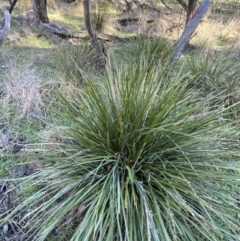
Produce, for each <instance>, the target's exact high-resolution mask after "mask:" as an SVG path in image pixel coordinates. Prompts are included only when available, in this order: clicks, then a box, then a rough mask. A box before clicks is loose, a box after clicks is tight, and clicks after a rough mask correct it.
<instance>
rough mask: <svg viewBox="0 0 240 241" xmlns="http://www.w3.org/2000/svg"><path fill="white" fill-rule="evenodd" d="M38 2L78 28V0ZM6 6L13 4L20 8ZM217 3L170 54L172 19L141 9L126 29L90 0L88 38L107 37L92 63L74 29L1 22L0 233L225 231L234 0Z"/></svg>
mask: <svg viewBox="0 0 240 241" xmlns="http://www.w3.org/2000/svg"><path fill="white" fill-rule="evenodd" d="M49 2H50V3H49V17H50V19H56V21H58V24H63V25H64V24H65V26H67V27H70V28H71V27H72V29H74V31H75V30H76V29H75V28H76V25H74V26H71V18H72V20H73V21H74V23H75V22H76V18H79V19H78V20H77V21H79V26H80V27H79V28H81V26H82V25H81V24H82V5H81V3H80V2H78V3H74V4H66V3H65V4H63V3H62V5H61V4H57V3H56V2H57V1H55V2H54V1H49ZM23 3H24V1H23ZM167 3H168V4H169V6H171V8H174V9H176V11H175V12H171V14H172V18H174V17H176V16H178V17H179V18H178V21H179V22H180V23H181V24H183V23H184V19H183V17H182V15H181V12H180V11H179V13H178V12H177V10H179V9H177V8H176V6H175V4H172V1H167ZM20 4H22V2H21V3H20ZM20 4H19V6H18V7H19V9H18V11H16V14H19V15H20V13H21V14H23V13H25V12H27V13H28V14H29V12H28V7H27V5H25V7H23V5H20ZM109 4H110V3H109ZM171 4H172V5H171ZM229 4H230V3H229ZM0 6H1V5H0ZM230 6H231V8H230V7H229V6H225V5H224V2H221V1H219V3H218V4H216V3H215V4H214V5H213V6H212V8H211V11H212V12H211V14H209V16H208V18H207V19H206V20H204V21H203V22H202V23H201V25H200V26H199V28H198V30H197V32H196V36H194V38H193V39H192V40H191V42H190V44H189V45H188V46H187V49H186V50H185V52H184V54H183V56H182V57H181V58H180V60H179V61H178V62H176V63H173V61H172V59H173V58H172V57H173V56H172V55H173V51H174V48H175V40H176V37H177V36H178V35H179V32H181V31H182V29H181V26H182V25H181V24H179V26H178V27H177V28H175V27H173V26H172V25H169V26H168V25H167V24H168V20H169V19H168V17H167V16H168V15H166V16H165V15H164V16H163V17H159V19H156V21H155V24H153V25H151V26H149V25H146V24H145V20H144V21H143V19H144V18H143V16H142V15H143V13H141V18H142V20H141V21H142V22H141V21H139V22H138V24H137V25H136V26H134V27H135V29H134V30H133V28H132V29H131V31H129V30H128V31H127V30H126V29H123V27H122V26H119V25H118V22H119V21H116V18H118V17H119V18H120V17H122V15H123V13H121V14H120V13H118V14H119V15H117V13H116V12H115V11H114V10H112V9H114V8H113V7H111V5H106V4H105V3H104V5H103V6H102V7H101V6H97V7H96V6H95V12H94V14H93V18H94V24H95V28H96V29H97V30H98V31H99V32H101V34H100V33H98V34H99V35H101V38H102V39H104V38H107V37H109V36H110V35H114V36H115V35H116V36H117V37H116V38H115V41H113V40H112V41H110V42H108V41H107V40H106V39H105V44H106V48H107V50H108V59H107V61H106V66H105V68H100V67H99V66H98V62H97V59H96V56H95V54H94V53H95V52H94V50H93V49H92V47H91V46H90V44H89V42H88V40H87V38H86V36H83V37H82V38H79V39H80V40H79V39H77V40H76V39H71V40H68V39H61V38H60V37H58V36H55V35H52V34H49V33H46V32H45V31H43V32H41V33H39V32H36V30H33V29H31V26H29V25H28V23H27V19H28V18H29V16H27V15H24V17H23V23H21V24H22V25H21V28H19V23H18V21H17V19H14V18H13V30H12V33H11V34H10V37H9V38H10V39H9V40H8V41H9V42H7V43H6V45H3V46H1V48H0V240H11V241H20V240H29V241H43V240H47V241H57V240H60V241H69V240H72V241H79V240H81V241H94V240H96V241H125V240H127V241H138V240H142V241H152V240H154V241H188V240H189V241H226V240H228V241H230V240H231V241H238V240H239V236H240V228H239V227H240V183H239V181H240V129H239V127H240V123H239V117H240V113H239V108H240V92H239V89H240V84H239V81H240V61H239V56H240V44H239V27H238V25H237V23H239V16H238V15H237V13H238V12H237V11H236V8H237V7H238V8H239V5H230ZM233 6H237V7H235V8H234V7H233ZM1 7H2V8H3V7H4V6H1ZM159 8H161V10H162V11H163V12H166V11H167V12H168V11H170V10H168V9H166V8H165V7H164V5H162V4H160V3H159ZM71 9H72V10H73V11H72V13H73V15H72V16H70V15H66V18H64V17H63V16H65V15H64V14H63V13H66V12H68V11H69V10H71ZM56 10H57V11H56ZM136 11H137V10H136ZM228 11H231V12H230V13H231V16H229V15H230V14H229V12H228ZM222 13H224V21H220V19H221V20H223V18H222V17H221V14H222ZM233 13H234V14H235V15H234V17H232V14H233ZM78 14H80V15H81V16H79V15H78ZM145 14H146V15H145V16H144V17H146V18H147V17H148V16H149V15H151V14H152V15H153V14H154V13H151V12H145ZM177 14H179V15H177ZM238 14H239V13H238ZM58 15H59V16H58ZM60 16H61V17H60ZM107 17H108V19H107ZM24 21H25V22H24ZM98 21H100V22H98ZM143 22H144V24H143ZM170 22H171V21H170ZM108 23H109V24H108ZM110 23H111V24H110ZM171 23H172V22H171ZM110 25H111V26H110ZM174 26H175V23H174ZM209 26H211V28H210V27H209ZM229 26H231V27H229ZM127 27H129V26H127ZM131 27H132V26H131ZM172 27H173V28H172ZM170 28H171V31H173V32H172V33H171V31H170V30H169V29H170ZM227 28H228V31H229V32H227ZM19 29H20V30H19ZM173 29H174V30H173ZM84 31H85V30H84ZM200 31H201V32H200ZM214 31H215V32H214ZM104 34H105V35H104ZM227 34H229V36H230V35H231V36H230V37H227Z"/></svg>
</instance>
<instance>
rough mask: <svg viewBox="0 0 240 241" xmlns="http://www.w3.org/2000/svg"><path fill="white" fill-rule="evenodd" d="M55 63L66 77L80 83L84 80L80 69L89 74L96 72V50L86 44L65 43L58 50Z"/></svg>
mask: <svg viewBox="0 0 240 241" xmlns="http://www.w3.org/2000/svg"><path fill="white" fill-rule="evenodd" d="M55 65H56V67H57V70H58V71H59V72H61V73H62V74H63V75H64V76H65V77H66V78H67V79H70V80H73V81H77V82H78V83H82V82H84V79H83V77H82V71H84V72H86V73H88V74H89V75H90V76H95V75H96V73H97V68H96V66H97V57H96V51H95V49H93V48H92V46H90V45H87V44H83V45H81V46H77V45H67V46H65V47H63V48H61V49H60V51H59V52H58V54H57V56H56V60H55Z"/></svg>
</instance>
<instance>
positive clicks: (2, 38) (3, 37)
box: [0, 10, 11, 45]
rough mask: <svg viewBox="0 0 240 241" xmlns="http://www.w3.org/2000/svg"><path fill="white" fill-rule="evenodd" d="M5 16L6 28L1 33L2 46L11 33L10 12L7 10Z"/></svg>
mask: <svg viewBox="0 0 240 241" xmlns="http://www.w3.org/2000/svg"><path fill="white" fill-rule="evenodd" d="M4 14H5V18H4V27H3V29H2V31H1V35H0V45H2V44H3V43H4V42H5V40H6V38H7V35H8V33H9V31H10V22H11V15H10V13H9V11H7V10H6V11H5V12H4Z"/></svg>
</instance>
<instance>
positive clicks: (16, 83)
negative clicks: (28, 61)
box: [1, 61, 44, 118]
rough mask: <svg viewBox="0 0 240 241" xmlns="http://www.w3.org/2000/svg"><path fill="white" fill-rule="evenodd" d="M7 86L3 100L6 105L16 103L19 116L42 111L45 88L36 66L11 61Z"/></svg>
mask: <svg viewBox="0 0 240 241" xmlns="http://www.w3.org/2000/svg"><path fill="white" fill-rule="evenodd" d="M5 86H6V95H5V96H4V97H3V98H2V99H1V102H2V103H3V104H4V105H9V104H10V105H11V104H14V105H16V106H17V112H18V115H19V117H21V118H22V117H24V116H26V115H28V114H29V113H31V112H35V113H36V112H41V108H42V107H43V101H42V95H43V94H44V88H42V85H41V79H40V78H39V77H38V75H37V74H36V68H35V67H32V66H31V65H25V66H22V65H20V64H18V63H17V62H16V61H11V62H10V63H9V68H8V72H7V77H6V81H5Z"/></svg>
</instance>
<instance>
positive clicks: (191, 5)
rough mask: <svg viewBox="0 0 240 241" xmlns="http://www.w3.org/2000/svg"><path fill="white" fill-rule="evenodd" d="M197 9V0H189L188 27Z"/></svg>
mask: <svg viewBox="0 0 240 241" xmlns="http://www.w3.org/2000/svg"><path fill="white" fill-rule="evenodd" d="M196 7H197V0H189V1H188V10H187V20H186V25H187V23H188V21H189V20H190V19H191V18H192V16H193V14H194V11H195V9H196Z"/></svg>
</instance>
